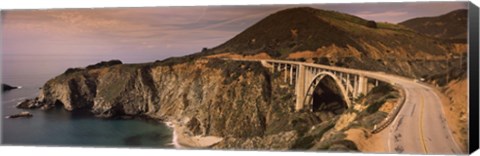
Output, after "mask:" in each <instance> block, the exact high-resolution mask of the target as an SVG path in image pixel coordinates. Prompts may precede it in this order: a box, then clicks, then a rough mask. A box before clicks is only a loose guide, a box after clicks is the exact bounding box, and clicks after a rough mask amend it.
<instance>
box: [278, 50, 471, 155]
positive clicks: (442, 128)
mask: <svg viewBox="0 0 480 156" xmlns="http://www.w3.org/2000/svg"><path fill="white" fill-rule="evenodd" d="M275 61H278V62H281V63H291V64H300V62H293V61H280V60H275ZM301 64H303V65H306V66H312V67H321V68H324V69H331V70H337V71H341V72H347V73H352V74H362V75H365V76H367V77H371V78H376V79H379V80H383V81H385V82H390V83H395V84H398V85H399V86H400V87H402V88H403V89H404V90H405V94H406V97H405V103H404V105H403V107H402V109H401V110H400V112H399V114H398V116H397V117H396V118H395V120H394V121H393V122H392V124H390V125H389V127H387V128H386V129H384V130H383V131H386V133H385V132H384V133H382V134H384V135H387V136H386V138H388V139H387V140H386V143H387V147H388V152H391V153H411V154H463V152H462V150H461V149H460V148H459V146H458V145H457V143H456V142H455V140H454V138H453V136H452V133H451V131H450V128H448V125H447V122H446V119H445V115H444V111H443V106H442V102H441V100H440V97H439V96H438V95H437V94H436V92H435V91H434V89H433V88H430V87H429V86H427V85H423V84H421V83H418V82H414V80H412V79H408V78H404V77H400V76H396V75H389V74H385V73H382V72H370V71H362V70H355V69H347V68H341V67H332V66H324V65H317V64H312V63H301Z"/></svg>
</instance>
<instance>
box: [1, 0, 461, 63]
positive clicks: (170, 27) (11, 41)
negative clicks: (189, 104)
mask: <svg viewBox="0 0 480 156" xmlns="http://www.w3.org/2000/svg"><path fill="white" fill-rule="evenodd" d="M298 6H309V7H313V8H318V9H325V10H335V11H338V12H343V13H348V14H352V15H355V16H359V17H362V18H365V19H368V20H375V21H382V22H390V23H398V22H401V21H404V20H407V19H411V18H415V17H425V16H438V15H442V14H445V13H448V12H450V11H453V10H456V9H464V8H467V3H465V2H419V3H359V4H317V5H305V4H303V5H261V6H210V7H208V6H193V7H192V6H190V7H148V8H93V9H46V10H45V9H44V10H3V11H2V12H1V24H2V25H1V35H2V47H1V52H2V55H3V56H4V57H5V56H6V57H14V56H67V57H82V56H98V57H103V58H116V59H120V60H127V62H128V60H130V61H132V60H145V61H154V60H161V59H165V58H167V57H170V56H182V55H186V54H191V53H195V52H198V51H200V50H201V49H202V48H203V47H207V48H212V47H215V46H217V45H219V44H221V43H223V42H225V41H227V40H228V39H230V38H232V37H234V36H235V35H236V34H238V33H240V32H242V31H243V30H245V29H246V28H248V27H249V26H251V25H253V24H255V23H256V22H258V21H260V20H261V19H263V18H264V17H266V16H268V15H269V14H272V13H275V12H276V11H279V10H283V9H286V8H291V7H298Z"/></svg>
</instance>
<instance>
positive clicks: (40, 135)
mask: <svg viewBox="0 0 480 156" xmlns="http://www.w3.org/2000/svg"><path fill="white" fill-rule="evenodd" d="M149 58H151V57H144V58H135V59H132V58H130V59H128V58H127V59H125V60H122V61H124V62H127V63H140V62H150V61H154V60H149ZM105 60H110V59H109V58H108V57H101V56H42V55H37V56H35V55H2V59H1V61H2V83H7V84H10V85H14V86H22V88H20V89H15V90H11V91H7V92H3V93H2V103H1V109H2V111H1V115H2V120H1V133H2V134H1V135H2V137H1V141H2V144H6V145H22V146H23V145H34V146H83V147H140V148H173V147H174V146H173V145H172V138H173V136H172V130H171V129H170V128H169V127H167V126H166V125H165V124H163V123H159V122H156V121H147V120H139V119H131V120H114V119H100V118H95V117H93V116H91V115H88V114H85V113H72V112H68V111H65V110H63V109H54V110H48V111H43V110H40V109H38V110H27V111H29V112H30V113H32V114H33V117H32V118H16V119H7V118H5V116H6V115H13V114H16V113H19V112H22V111H25V110H22V109H17V108H15V105H16V104H17V103H18V102H21V101H22V100H24V99H26V98H34V97H35V96H36V95H38V91H39V88H40V87H41V86H43V84H44V83H45V82H46V81H47V80H49V79H50V78H53V77H54V76H57V75H59V74H61V73H63V72H64V71H65V70H66V69H67V68H69V67H85V66H86V65H89V64H94V63H97V62H100V61H105Z"/></svg>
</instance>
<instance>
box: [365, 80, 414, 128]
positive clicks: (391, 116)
mask: <svg viewBox="0 0 480 156" xmlns="http://www.w3.org/2000/svg"><path fill="white" fill-rule="evenodd" d="M395 88H396V89H397V90H398V91H399V92H400V99H399V100H398V101H397V103H396V105H395V107H394V108H393V111H392V112H390V113H389V114H388V115H387V117H386V118H385V119H384V120H383V121H382V122H380V123H379V124H378V125H375V127H374V129H373V130H372V131H371V133H372V134H376V133H378V132H381V131H382V130H383V129H385V128H387V127H388V126H389V125H390V124H391V123H392V122H393V121H394V120H395V118H396V117H397V115H398V113H399V112H400V110H401V109H402V107H403V105H404V104H405V96H406V94H405V90H403V88H402V87H400V86H398V85H395Z"/></svg>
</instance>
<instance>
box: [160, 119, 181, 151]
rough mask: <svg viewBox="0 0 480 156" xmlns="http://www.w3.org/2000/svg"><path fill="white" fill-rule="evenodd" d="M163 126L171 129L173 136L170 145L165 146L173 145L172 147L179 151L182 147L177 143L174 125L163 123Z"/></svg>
mask: <svg viewBox="0 0 480 156" xmlns="http://www.w3.org/2000/svg"><path fill="white" fill-rule="evenodd" d="M164 123H165V125H167V126H168V127H169V128H171V129H173V132H172V133H173V134H172V136H173V137H172V142H171V143H168V144H167V145H173V147H175V148H177V149H180V148H183V146H182V145H180V143H178V136H177V131H176V130H175V125H174V124H173V123H172V122H168V121H167V122H164Z"/></svg>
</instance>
